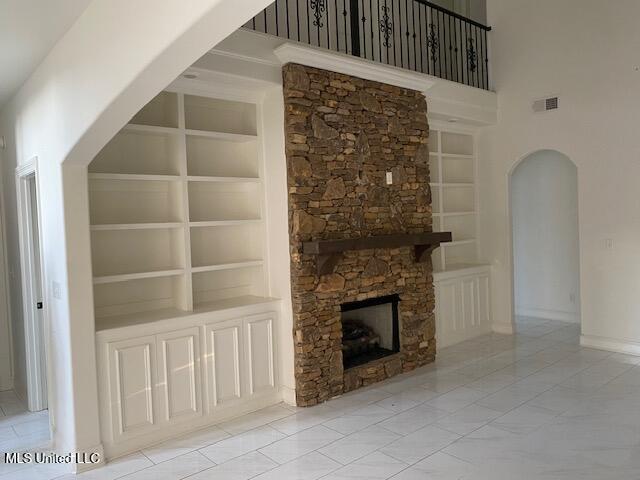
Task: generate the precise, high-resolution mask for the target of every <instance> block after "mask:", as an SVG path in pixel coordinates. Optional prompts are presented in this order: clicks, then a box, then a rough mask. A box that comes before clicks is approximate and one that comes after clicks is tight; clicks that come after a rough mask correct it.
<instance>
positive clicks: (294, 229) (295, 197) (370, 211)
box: [283, 64, 436, 406]
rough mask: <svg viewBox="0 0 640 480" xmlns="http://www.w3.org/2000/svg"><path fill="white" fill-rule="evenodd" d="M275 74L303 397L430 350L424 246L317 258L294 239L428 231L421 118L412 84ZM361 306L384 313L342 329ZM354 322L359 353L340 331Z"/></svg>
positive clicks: (386, 370)
mask: <svg viewBox="0 0 640 480" xmlns="http://www.w3.org/2000/svg"><path fill="white" fill-rule="evenodd" d="M283 79H284V102H285V135H286V154H287V168H288V189H289V191H288V197H289V226H290V256H291V283H292V302H293V312H294V319H293V320H294V331H293V336H294V346H295V376H296V396H297V403H298V405H300V406H309V405H315V404H317V403H320V402H324V401H326V400H328V399H330V398H332V397H334V396H336V395H340V394H342V393H344V392H347V391H350V390H353V389H356V388H359V387H361V386H365V385H369V384H372V383H375V382H378V381H380V380H383V379H385V378H388V377H391V376H393V375H396V374H398V373H401V372H406V371H410V370H412V369H414V368H416V367H418V366H421V365H424V364H426V363H429V362H432V361H433V360H434V359H435V352H436V345H435V320H434V313H433V310H434V291H433V279H432V266H431V261H430V258H429V255H428V254H427V255H425V256H424V257H423V261H422V262H418V261H416V258H417V253H416V252H417V250H415V249H414V248H413V247H411V246H397V245H395V246H391V247H383V246H376V247H375V248H362V249H358V250H346V251H344V252H341V253H340V256H335V257H334V258H333V261H332V262H331V263H330V264H329V266H328V268H327V265H324V268H323V269H321V268H320V265H319V262H320V257H319V256H317V255H310V254H307V253H305V252H304V251H303V245H304V244H305V242H310V241H316V240H342V239H361V238H368V237H379V236H385V235H386V236H393V235H398V234H424V233H425V232H431V230H432V223H431V193H430V190H429V168H428V159H429V154H428V148H427V139H428V134H429V127H428V124H427V118H426V112H427V105H426V101H425V98H424V96H423V95H422V94H421V93H420V92H416V91H412V90H408V89H404V88H400V87H395V86H391V85H386V84H382V83H378V82H373V81H369V80H363V79H360V78H356V77H351V76H347V75H343V74H338V73H334V72H329V71H325V70H319V69H315V68H311V67H306V66H301V65H296V64H288V65H285V66H284V68H283ZM389 177H391V178H392V182H391V183H389V182H388V178H389ZM380 299H382V300H380ZM355 302H363V303H355ZM385 303H386V304H387V305H386V306H384V304H385ZM367 306H368V307H376V308H378V307H380V306H383V307H384V308H386V310H385V311H383V310H379V311H377V312H375V313H372V312H373V311H372V312H369V315H368V316H369V318H372V317H376V318H377V317H378V316H380V318H386V320H387V321H390V322H391V323H388V322H386V323H384V325H383V323H376V322H379V320H375V321H372V322H373V323H367V322H363V321H361V322H360V323H361V327H360V331H355V333H354V330H358V329H357V328H355V327H354V325H353V323H354V318H353V315H355V312H356V311H357V310H359V309H360V307H363V308H366V307H367ZM374 310H375V309H374ZM385 312H386V313H385ZM389 312H390V313H389ZM394 318H395V323H394ZM345 326H346V328H345ZM358 334H361V335H364V336H365V337H366V336H367V335H368V337H366V338H365V337H363V338H365V340H364V341H371V345H372V348H371V349H370V351H369V352H368V354H369V357H368V358H360V359H355V360H354V357H355V356H357V355H353V354H352V352H350V353H348V356H349V358H346V359H345V358H344V352H345V350H344V348H345V341H347V338H346V337H347V336H356V337H357V335H358ZM376 337H378V338H376ZM383 337H384V338H383ZM364 350H366V348H364ZM365 353H366V352H365ZM363 359H364V360H366V361H362V360H363ZM345 366H346V367H348V368H345Z"/></svg>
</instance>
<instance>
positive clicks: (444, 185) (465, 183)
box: [429, 182, 475, 188]
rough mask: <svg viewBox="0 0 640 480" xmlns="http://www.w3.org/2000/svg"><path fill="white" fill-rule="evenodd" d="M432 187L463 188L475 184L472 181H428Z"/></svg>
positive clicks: (471, 186)
mask: <svg viewBox="0 0 640 480" xmlns="http://www.w3.org/2000/svg"><path fill="white" fill-rule="evenodd" d="M429 185H431V186H432V187H445V188H446V187H453V188H456V187H463V188H473V187H475V184H474V183H473V182H459V183H430V184H429Z"/></svg>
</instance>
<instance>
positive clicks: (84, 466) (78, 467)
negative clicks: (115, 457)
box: [71, 443, 107, 474]
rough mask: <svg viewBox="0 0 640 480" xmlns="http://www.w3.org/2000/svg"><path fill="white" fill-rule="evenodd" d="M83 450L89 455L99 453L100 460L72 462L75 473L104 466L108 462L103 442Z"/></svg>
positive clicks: (82, 450)
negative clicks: (94, 461)
mask: <svg viewBox="0 0 640 480" xmlns="http://www.w3.org/2000/svg"><path fill="white" fill-rule="evenodd" d="M81 452H82V453H84V454H85V455H86V456H87V457H88V456H89V455H93V454H98V462H96V463H90V462H86V463H72V464H71V468H72V471H73V473H75V474H78V473H83V472H88V471H89V470H93V469H94V468H98V467H102V466H103V465H105V464H106V463H107V461H106V459H105V457H104V448H103V447H102V443H99V444H98V445H96V446H94V447H91V448H83V449H81Z"/></svg>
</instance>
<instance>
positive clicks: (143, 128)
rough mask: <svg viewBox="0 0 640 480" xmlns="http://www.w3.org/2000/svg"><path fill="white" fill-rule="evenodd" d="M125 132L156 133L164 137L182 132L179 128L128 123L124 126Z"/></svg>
mask: <svg viewBox="0 0 640 480" xmlns="http://www.w3.org/2000/svg"><path fill="white" fill-rule="evenodd" d="M123 130H124V131H125V132H137V133H156V134H163V135H177V134H180V133H181V130H180V129H179V128H177V127H162V126H159V125H139V124H136V123H128V124H127V125H125V126H124V128H123Z"/></svg>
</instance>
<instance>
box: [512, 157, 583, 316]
mask: <svg viewBox="0 0 640 480" xmlns="http://www.w3.org/2000/svg"><path fill="white" fill-rule="evenodd" d="M509 187H510V188H509V191H510V197H509V202H510V204H509V207H510V212H511V239H512V255H513V302H514V303H513V304H514V310H515V312H514V313H515V316H516V319H518V320H522V321H525V320H526V318H527V317H535V318H544V319H549V320H558V321H565V322H579V321H580V253H579V229H578V171H577V168H576V165H575V164H574V163H573V162H572V161H571V159H569V157H567V156H566V155H564V154H562V153H560V152H558V151H555V150H538V151H535V152H533V153H530V154H529V155H527V156H526V157H524V158H523V159H522V160H521V161H520V162H518V163H517V164H516V165H515V167H514V168H513V169H512V170H511V173H510V177H509Z"/></svg>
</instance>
